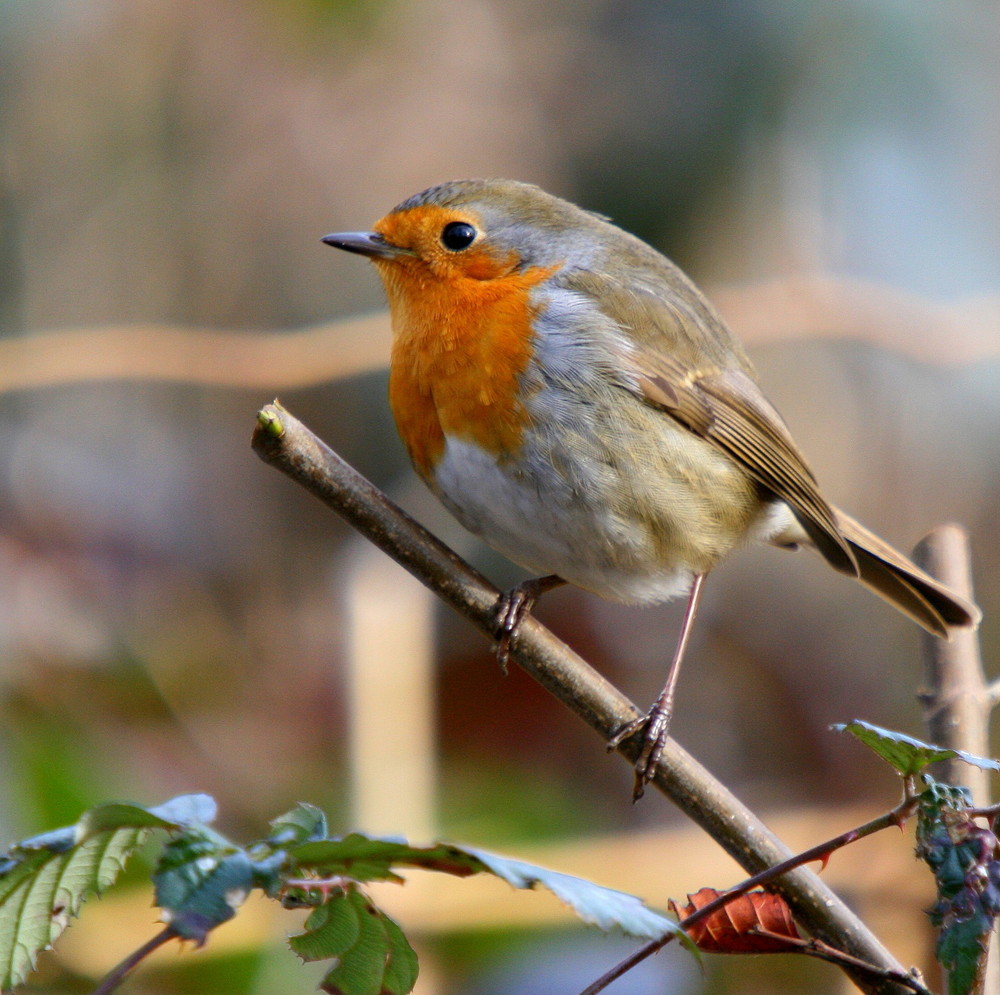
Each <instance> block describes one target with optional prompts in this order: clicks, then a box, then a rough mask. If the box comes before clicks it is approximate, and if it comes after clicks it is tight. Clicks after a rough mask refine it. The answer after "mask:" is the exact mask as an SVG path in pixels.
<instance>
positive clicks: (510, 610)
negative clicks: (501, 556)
mask: <svg viewBox="0 0 1000 995" xmlns="http://www.w3.org/2000/svg"><path fill="white" fill-rule="evenodd" d="M565 583H566V581H564V580H563V579H562V577H557V576H556V575H555V574H549V575H548V576H546V577H535V578H533V579H531V580H526V581H523V582H522V583H520V584H518V585H517V587H512V588H511V589H510V590H509V591H505V592H504V593H503V594H501V595H500V600H499V601H498V602H497V609H496V619H497V663H499V664H500V669H501V670H502V671H503V672H504V673H505V674H506V673H507V663H508V661H509V660H510V647H511V643H512V642H513V641H514V638H515V637H516V636H517V630H518V629H519V628H520V626H521V623H522V622H523V621H524V618H525V616H526V615H528V614H529V613H530V612H531V609H532V608H534V607H535V604H536V602H537V601H538V599H539V598H540V597H541V596H542V595H543V594H544V593H545V592H546V591H551V590H552V588H554V587H559V586H560V585H562V584H565Z"/></svg>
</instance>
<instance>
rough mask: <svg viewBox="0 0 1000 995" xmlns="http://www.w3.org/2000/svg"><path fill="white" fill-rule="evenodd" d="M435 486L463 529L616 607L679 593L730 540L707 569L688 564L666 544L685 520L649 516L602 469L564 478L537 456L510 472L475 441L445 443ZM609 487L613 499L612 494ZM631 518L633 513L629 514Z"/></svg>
mask: <svg viewBox="0 0 1000 995" xmlns="http://www.w3.org/2000/svg"><path fill="white" fill-rule="evenodd" d="M435 489H436V491H437V493H438V495H439V496H440V497H441V499H442V501H443V502H444V503H445V505H446V506H447V507H448V508H449V509H450V510H451V511H452V512H453V514H455V516H456V517H457V518H458V519H459V521H461V522H462V524H463V525H464V526H465V527H466V528H467V529H469V531H471V532H473V533H475V534H476V535H479V536H481V537H482V538H483V539H484V540H485V541H486V542H487V543H488V544H489V545H490V546H492V547H493V548H494V549H496V550H498V551H499V552H501V553H503V554H504V555H505V556H507V557H508V558H509V559H511V560H513V561H514V562H515V563H518V564H520V565H521V566H523V567H525V568H526V569H527V570H529V571H531V572H532V573H533V574H535V575H538V576H542V575H546V574H558V575H559V576H560V577H562V578H563V579H564V580H566V581H569V582H570V583H572V584H576V585H577V586H579V587H582V588H584V589H586V590H590V591H593V592H595V593H597V594H600V595H601V596H602V597H605V598H609V599H611V600H614V601H624V602H658V601H666V600H669V599H670V598H673V597H676V596H677V595H679V594H682V593H685V592H686V591H687V590H688V588H689V587H690V585H691V580H692V577H693V574H694V573H695V572H696V570H703V569H708V567H709V566H711V565H714V560H716V559H718V558H719V556H721V555H722V554H723V553H724V552H727V551H728V549H729V548H731V547H732V545H733V544H734V543H735V541H736V540H735V538H734V537H731V536H725V537H724V539H723V541H722V543H721V545H722V546H724V547H725V548H724V549H721V548H720V549H719V551H718V555H715V556H714V559H713V563H711V564H710V563H706V562H698V563H697V564H694V563H691V562H689V558H688V557H686V556H685V555H684V550H683V549H682V548H681V549H678V550H676V554H677V555H674V552H673V551H672V550H671V547H672V546H673V545H674V544H673V543H671V542H666V543H665V542H664V539H665V533H666V532H667V531H668V530H669V529H671V528H681V529H683V528H684V527H685V525H684V522H683V516H680V520H679V521H678V520H677V518H676V516H673V515H667V514H664V515H663V516H661V517H662V520H661V521H657V520H656V517H655V516H653V517H652V518H651V517H650V516H649V515H648V513H647V509H645V508H642V509H640V507H639V504H640V503H639V502H628V501H626V502H624V503H623V501H622V500H621V493H620V492H621V487H620V486H619V484H618V483H616V480H615V479H614V474H613V473H611V474H610V477H609V470H608V467H607V466H606V465H604V464H601V465H600V466H596V467H594V468H593V469H592V472H591V468H589V467H588V466H587V465H586V463H580V462H575V463H574V465H573V478H572V479H567V477H566V476H565V475H563V474H560V473H559V472H558V471H557V470H556V469H554V468H553V466H551V465H544V459H543V458H541V457H537V456H536V458H535V459H534V461H533V465H532V463H529V466H528V469H526V470H525V469H522V470H521V472H514V471H512V470H511V469H509V468H504V467H502V466H501V465H498V463H497V462H496V460H495V459H494V457H493V456H492V455H491V454H488V453H485V452H484V451H483V450H481V449H479V448H478V447H477V446H476V445H474V444H472V443H469V442H466V441H462V440H459V439H454V438H450V439H448V441H447V446H446V449H445V453H444V456H443V458H442V460H441V462H440V463H439V464H438V466H437V467H436V471H435ZM609 491H610V492H611V493H609ZM633 512H634V513H633Z"/></svg>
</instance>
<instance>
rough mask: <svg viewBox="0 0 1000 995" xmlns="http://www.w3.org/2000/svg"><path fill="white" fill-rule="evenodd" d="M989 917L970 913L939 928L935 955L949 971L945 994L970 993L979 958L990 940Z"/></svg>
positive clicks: (962, 994)
mask: <svg viewBox="0 0 1000 995" xmlns="http://www.w3.org/2000/svg"><path fill="white" fill-rule="evenodd" d="M992 926H993V922H992V920H986V921H984V917H982V916H973V917H972V918H971V919H966V920H964V921H961V920H959V921H955V922H954V923H952V925H951V926H950V927H949V928H948V929H946V930H944V931H942V933H941V936H940V937H939V939H938V944H937V958H938V960H939V961H940V962H941V966H942V967H944V968H945V970H946V971H947V972H948V995H970V993H971V992H973V991H975V990H976V979H977V977H978V975H979V971H980V970H981V969H982V965H981V964H980V958H981V957H982V955H983V953H984V951H985V950H986V947H987V945H988V944H989V940H990V931H991V928H992Z"/></svg>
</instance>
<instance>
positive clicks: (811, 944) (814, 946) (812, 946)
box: [750, 929, 932, 995]
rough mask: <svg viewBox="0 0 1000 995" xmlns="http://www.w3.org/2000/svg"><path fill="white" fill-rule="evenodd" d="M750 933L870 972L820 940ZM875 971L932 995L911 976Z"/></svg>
mask: <svg viewBox="0 0 1000 995" xmlns="http://www.w3.org/2000/svg"><path fill="white" fill-rule="evenodd" d="M750 932H752V933H753V935H754V936H761V937H764V938H765V939H768V940H776V941H778V942H780V943H784V944H786V945H787V946H788V947H789V948H791V950H794V951H796V952H797V953H801V954H805V955H806V956H808V957H818V958H819V959H820V960H825V961H829V962H830V963H831V964H837V965H839V966H840V967H848V966H849V967H853V968H855V969H856V970H858V971H871V970H872V966H871V964H868V963H866V962H865V961H863V960H860V959H859V958H857V957H852V956H851V955H850V954H845V953H844V952H843V951H842V950H837V949H835V948H834V947H831V946H830V945H829V944H828V943H824V942H823V941H822V940H817V939H815V938H813V939H806V938H804V937H798V938H796V937H794V936H785V935H784V934H782V933H772V932H771V930H769V929H753V930H751V931H750ZM875 970H876V973H877V974H878V975H880V976H881V977H888V978H890V979H891V980H892V981H895V982H896V983H897V984H900V985H906V986H907V987H908V988H912V989H913V991H915V992H916V993H917V995H932V993H931V991H930V990H929V989H928V988H927V987H926V986H925V985H923V984H922V983H921V981H920V980H919V979H918V978H916V977H914V976H913V975H912V974H900V973H899V972H898V971H883V970H882V969H881V968H876V969H875Z"/></svg>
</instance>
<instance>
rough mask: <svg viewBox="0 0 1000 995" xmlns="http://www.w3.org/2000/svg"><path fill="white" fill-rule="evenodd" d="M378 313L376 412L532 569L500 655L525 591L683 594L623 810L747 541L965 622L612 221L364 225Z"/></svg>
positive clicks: (469, 202) (555, 201) (718, 327)
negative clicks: (813, 460)
mask: <svg viewBox="0 0 1000 995" xmlns="http://www.w3.org/2000/svg"><path fill="white" fill-rule="evenodd" d="M323 241H324V242H326V243H327V244H329V245H332V246H335V247H336V248H339V249H346V250H347V251H349V252H356V253H360V254H361V255H364V256H368V257H369V258H370V259H371V261H372V262H373V263H374V264H375V268H376V269H377V270H378V273H379V276H380V277H381V278H382V281H383V283H384V284H385V290H386V294H387V296H388V300H389V307H390V310H391V313H392V328H393V345H392V358H391V366H390V373H389V401H390V404H391V407H392V411H393V414H394V416H395V420H396V425H397V427H398V429H399V433H400V435H401V436H402V438H403V441H404V443H405V444H406V448H407V449H408V451H409V454H410V458H411V460H412V462H413V466H414V467H415V469H416V471H417V473H418V474H419V475H420V476H421V477H422V478H423V480H424V481H425V483H426V484H427V485H428V486H429V487H430V488H431V490H432V491H433V492H434V493H435V494H436V495H437V496H438V497H439V498H440V499H441V501H442V502H443V503H444V504H445V505H446V506H447V507H448V508H449V510H450V511H452V512H453V513H454V515H455V516H456V517H457V518H458V519H459V521H460V522H462V524H463V525H464V526H465V527H466V528H467V529H469V530H470V531H471V532H473V533H475V534H476V535H478V536H481V537H482V538H483V539H484V540H485V541H486V542H487V543H489V544H490V545H491V546H493V547H494V548H495V549H497V550H499V551H500V552H501V553H503V554H504V555H505V556H507V557H509V558H510V559H511V560H513V561H514V562H516V563H519V564H520V565H522V566H523V567H525V568H527V569H528V570H530V571H533V572H535V573H537V574H539V575H541V576H539V578H537V579H535V580H532V581H527V582H526V583H525V584H522V585H520V586H519V587H517V588H515V589H514V590H513V591H511V592H508V594H507V595H505V596H504V598H503V599H502V600H501V604H500V605H499V606H498V613H499V614H498V625H499V628H500V636H501V641H500V652H501V654H506V652H507V648H508V646H509V645H510V640H511V638H512V637H513V635H514V633H515V632H516V628H517V624H518V621H519V620H520V618H521V617H522V616H523V614H524V612H526V611H528V610H530V608H531V606H532V604H533V603H534V600H535V599H536V598H537V597H538V595H539V594H540V593H541V592H542V591H544V590H547V589H549V588H551V587H554V586H556V585H558V584H561V583H570V584H575V585H577V586H579V587H582V588H584V589H586V590H588V591H593V592H594V593H596V594H599V595H601V596H602V597H604V598H608V599H610V600H613V601H621V602H632V603H652V602H660V601H666V600H668V599H670V598H673V597H675V596H677V595H679V594H683V593H687V596H688V602H687V611H686V612H685V616H684V622H683V625H682V629H681V633H680V637H679V639H678V644H677V649H676V651H675V653H674V657H673V660H672V662H671V664H670V669H669V673H668V677H667V683H666V685H665V687H664V689H663V692H662V693H661V695H660V697H659V698H658V699H657V701H656V703H655V704H654V705H653V707H652V709H651V710H650V712H649V714H648V715H647V716H645V717H644V718H642V719H639V720H637V721H636V722H634V723H630V724H629V725H627V726H626V727H625V728H623V729H622V730H620V731H619V732H618V733H617V735H616V736H615V737H614V738H613V739H612V743H611V745H612V746H614V745H617V744H618V743H620V742H621V741H622V740H623V739H624V738H626V737H627V736H629V735H631V734H632V733H634V732H636V731H638V730H639V729H642V728H644V745H643V749H642V751H641V755H640V757H639V760H638V761H637V764H636V779H635V789H634V796H635V797H636V798H638V797H639V796H640V795H641V794H642V791H643V787H644V785H645V783H646V782H647V781H648V780H649V779H650V778H651V777H652V774H653V772H654V770H655V767H656V764H657V761H658V760H659V757H660V754H661V752H662V750H663V744H664V743H665V741H666V737H667V731H668V726H669V721H670V714H671V710H672V706H673V696H674V687H675V685H676V681H677V675H678V672H679V668H680V663H681V658H682V657H683V654H684V648H685V646H686V644H687V640H688V636H689V635H690V631H691V625H692V623H693V621H694V617H695V613H696V610H697V606H698V599H699V596H700V594H701V589H702V582H703V580H704V578H705V577H706V575H707V574H708V573H709V571H710V570H711V569H712V568H713V567H714V566H715V565H716V564H717V563H718V562H719V561H720V560H721V559H722V558H723V557H724V556H726V554H727V553H729V552H730V551H731V550H733V549H735V548H736V547H738V546H741V545H743V544H744V543H746V542H749V541H751V540H760V541H764V542H770V543H772V544H774V545H776V546H781V547H785V548H795V547H798V546H808V547H811V548H813V549H815V550H817V551H818V552H819V553H820V555H821V556H822V557H823V558H824V559H825V560H826V561H827V562H828V563H829V564H830V565H831V566H832V567H834V568H835V569H837V570H839V571H840V572H842V573H845V574H848V575H849V576H851V577H855V578H857V579H858V580H860V581H861V583H863V584H865V585H866V586H868V587H870V588H871V589H872V590H873V591H875V593H876V594H878V595H880V596H881V597H883V598H884V599H885V600H886V601H888V602H889V603H890V604H892V605H894V606H895V607H896V608H898V609H899V610H900V611H901V612H903V613H904V614H906V615H908V616H909V617H910V618H912V619H914V620H915V621H916V622H918V623H919V624H920V625H922V626H923V627H924V628H925V629H927V630H929V631H930V632H933V633H935V634H937V635H939V636H943V637H947V635H948V630H949V627H951V626H971V625H975V624H977V622H978V620H979V617H980V616H979V610H978V609H977V608H976V606H975V605H973V604H971V603H969V602H968V601H967V600H965V599H963V598H962V597H960V596H959V595H958V594H956V593H954V592H953V591H951V590H949V589H948V588H947V587H945V586H944V585H942V584H940V583H939V582H938V581H936V580H934V579H933V578H932V577H930V576H929V575H928V574H926V573H925V572H923V571H922V570H920V569H919V568H918V567H917V566H915V565H914V564H913V563H911V562H910V561H909V560H908V559H907V558H906V557H905V556H903V555H902V554H901V553H899V552H897V551H896V550H895V549H893V548H892V547H891V546H889V545H888V544H886V543H885V542H883V541H882V540H881V539H879V538H878V537H877V536H875V535H873V534H872V533H871V532H869V531H868V530H867V529H865V528H864V527H863V526H861V525H860V524H859V523H858V522H856V521H855V520H854V519H853V518H851V517H849V516H848V515H846V514H844V512H842V511H840V510H839V509H837V508H835V507H834V506H833V505H831V504H830V503H829V502H828V501H827V500H826V499H825V498H824V497H823V495H822V494H821V493H820V490H819V487H818V485H817V483H816V479H815V477H814V476H813V474H812V472H811V471H810V469H809V467H808V466H807V464H806V461H805V459H804V458H803V456H802V454H801V453H800V452H799V450H798V448H797V446H796V445H795V442H794V441H793V440H792V437H791V435H790V433H789V431H788V429H787V428H786V426H785V423H784V421H782V419H781V416H780V415H779V414H778V412H777V411H776V410H775V409H774V408H773V407H772V406H771V404H770V403H769V402H768V400H767V399H766V398H765V397H764V394H763V392H762V391H761V388H760V387H759V385H758V383H757V379H756V374H755V373H754V369H753V367H752V366H751V364H750V361H749V359H748V358H747V356H746V353H745V352H744V350H743V347H742V346H741V345H740V343H739V342H738V341H737V340H736V339H735V338H734V336H733V335H732V333H731V332H730V331H729V329H728V328H727V327H726V326H725V325H724V324H723V322H722V320H721V318H720V317H719V315H718V314H717V313H716V311H715V310H714V309H713V307H712V306H711V304H709V302H708V301H707V300H706V298H705V297H704V296H703V295H702V293H701V292H700V291H699V290H698V288H697V287H696V286H695V285H694V284H693V283H692V282H691V280H690V279H688V277H687V276H685V274H684V273H682V272H681V270H680V269H678V267H677V266H675V265H674V264H673V263H672V262H671V261H670V260H669V259H667V258H666V257H665V256H663V255H661V254H660V253H659V252H657V251H656V250H655V249H653V248H652V247H651V246H649V245H647V244H646V243H645V242H642V241H641V240H640V239H638V238H636V237H634V236H633V235H630V234H628V233H627V232H624V231H622V230H621V229H620V228H617V227H616V226H615V225H613V224H611V223H610V222H609V221H608V220H607V219H606V218H603V217H601V216H599V215H597V214H592V213H590V212H588V211H585V210H583V209H581V208H579V207H576V206H575V205H573V204H570V203H569V202H567V201H565V200H561V199H559V198H558V197H554V196H552V195H550V194H548V193H545V192H544V191H543V190H540V189H539V188H538V187H535V186H531V185H528V184H525V183H518V182H514V181H511V180H457V181H454V182H450V183H442V184H440V185H439V186H434V187H431V188H430V189H428V190H425V191H423V192H422V193H418V194H416V195H415V196H413V197H410V198H409V199H408V200H405V201H403V203H401V204H400V205H399V206H398V207H396V208H394V209H393V210H392V211H390V212H389V213H388V214H387V215H386V216H385V217H384V218H382V219H381V220H380V221H378V222H376V224H375V226H374V228H373V229H372V230H371V231H366V232H344V233H338V234H333V235H327V236H326V237H325V238H324V239H323Z"/></svg>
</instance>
